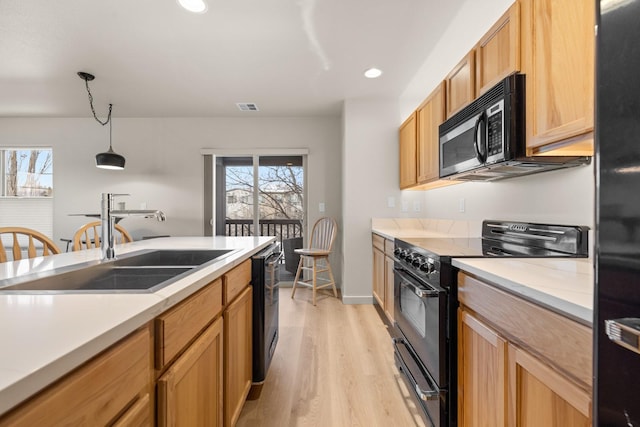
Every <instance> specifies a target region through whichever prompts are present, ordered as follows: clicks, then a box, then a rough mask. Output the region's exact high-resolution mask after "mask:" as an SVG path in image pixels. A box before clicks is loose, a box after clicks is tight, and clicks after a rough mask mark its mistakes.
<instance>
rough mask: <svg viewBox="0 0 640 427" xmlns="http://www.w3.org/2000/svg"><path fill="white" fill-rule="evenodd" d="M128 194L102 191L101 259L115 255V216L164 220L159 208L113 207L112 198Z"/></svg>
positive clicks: (111, 257) (108, 258)
mask: <svg viewBox="0 0 640 427" xmlns="http://www.w3.org/2000/svg"><path fill="white" fill-rule="evenodd" d="M128 195H129V194H114V193H102V210H101V212H100V220H101V221H102V244H101V245H100V247H101V248H102V259H103V260H110V259H113V258H115V257H116V251H115V249H114V240H115V239H114V235H113V234H114V233H113V228H114V224H115V219H116V218H125V217H128V216H142V217H144V218H155V219H157V220H158V221H166V219H167V217H166V216H165V215H164V213H163V212H162V211H159V210H147V209H137V210H125V209H119V210H114V209H113V200H114V198H115V197H116V196H128Z"/></svg>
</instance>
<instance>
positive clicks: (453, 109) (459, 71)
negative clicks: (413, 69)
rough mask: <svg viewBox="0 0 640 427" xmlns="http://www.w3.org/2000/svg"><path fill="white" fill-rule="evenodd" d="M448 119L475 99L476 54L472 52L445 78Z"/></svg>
mask: <svg viewBox="0 0 640 427" xmlns="http://www.w3.org/2000/svg"><path fill="white" fill-rule="evenodd" d="M444 80H445V85H446V90H447V98H446V103H447V119H448V118H450V117H451V116H453V115H454V114H455V113H457V112H458V111H460V110H461V109H462V108H464V107H466V106H467V105H468V104H469V103H470V102H471V101H473V100H474V99H475V94H476V92H475V88H476V83H475V81H476V75H475V52H474V51H473V50H472V51H471V52H469V53H468V54H467V55H466V56H465V57H464V58H462V60H461V61H460V62H459V63H458V64H457V65H456V66H455V67H454V68H453V70H451V72H450V73H449V74H448V75H447V77H445V79H444Z"/></svg>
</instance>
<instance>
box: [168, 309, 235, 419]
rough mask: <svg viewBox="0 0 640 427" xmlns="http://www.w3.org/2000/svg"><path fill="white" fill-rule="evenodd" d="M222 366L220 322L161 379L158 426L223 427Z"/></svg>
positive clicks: (221, 321)
mask: <svg viewBox="0 0 640 427" xmlns="http://www.w3.org/2000/svg"><path fill="white" fill-rule="evenodd" d="M222 366H223V320H222V318H218V320H216V321H215V322H213V324H212V325H211V326H209V327H208V328H207V329H206V330H205V331H204V332H203V333H202V334H201V335H200V337H198V339H197V340H196V341H195V342H194V343H193V344H192V345H191V346H189V348H188V349H187V350H186V351H185V352H184V353H183V354H182V355H181V356H180V357H179V358H178V359H177V360H176V361H175V362H174V363H173V364H172V365H171V366H170V367H169V369H168V370H167V371H166V372H165V373H164V374H163V375H162V376H161V377H160V378H159V379H158V382H157V391H158V400H157V407H158V425H159V426H222V425H223V424H222V413H223V411H222V397H223V395H222V378H223V375H222Z"/></svg>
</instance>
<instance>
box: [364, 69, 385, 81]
mask: <svg viewBox="0 0 640 427" xmlns="http://www.w3.org/2000/svg"><path fill="white" fill-rule="evenodd" d="M381 75H382V70H379V69H378V68H369V69H368V70H366V71H365V72H364V76H365V77H366V78H368V79H377V78H378V77H380V76H381Z"/></svg>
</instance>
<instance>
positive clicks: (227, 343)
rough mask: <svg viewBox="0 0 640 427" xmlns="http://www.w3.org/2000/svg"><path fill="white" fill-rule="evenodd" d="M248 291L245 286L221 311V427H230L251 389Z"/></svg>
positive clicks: (249, 289)
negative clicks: (222, 340) (222, 421)
mask: <svg viewBox="0 0 640 427" xmlns="http://www.w3.org/2000/svg"><path fill="white" fill-rule="evenodd" d="M252 308H253V304H252V288H251V286H248V287H246V288H245V290H244V291H242V292H241V293H240V295H239V296H238V297H237V298H236V299H235V300H233V302H232V303H231V304H229V305H228V306H227V308H226V310H225V311H224V314H223V317H224V414H225V415H224V425H225V427H230V426H234V425H235V424H236V422H237V421H238V418H239V417H240V412H241V411H242V406H243V405H244V402H245V399H246V398H247V395H248V394H249V390H250V389H251V379H252V369H253V365H252V356H251V346H252V338H251V318H252V317H251V313H252Z"/></svg>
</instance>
